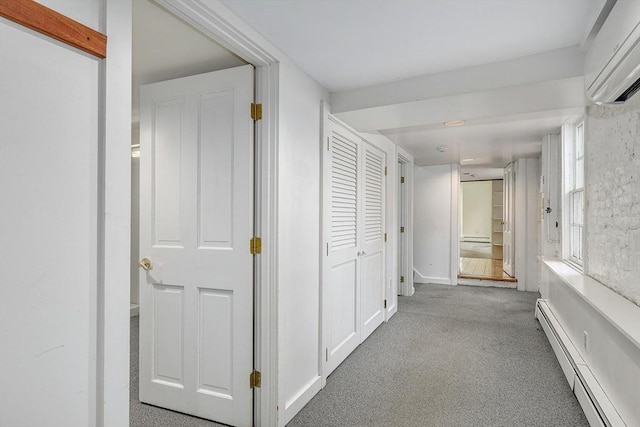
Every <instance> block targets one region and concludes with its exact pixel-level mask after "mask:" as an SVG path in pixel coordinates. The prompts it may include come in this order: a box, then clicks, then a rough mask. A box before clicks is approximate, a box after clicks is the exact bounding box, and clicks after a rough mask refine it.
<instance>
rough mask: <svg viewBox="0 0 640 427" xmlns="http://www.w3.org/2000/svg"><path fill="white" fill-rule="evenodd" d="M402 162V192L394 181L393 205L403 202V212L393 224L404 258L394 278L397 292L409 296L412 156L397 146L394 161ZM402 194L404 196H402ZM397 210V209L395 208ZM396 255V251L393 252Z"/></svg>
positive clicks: (411, 254)
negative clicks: (402, 232) (401, 229)
mask: <svg viewBox="0 0 640 427" xmlns="http://www.w3.org/2000/svg"><path fill="white" fill-rule="evenodd" d="M398 162H399V163H402V164H403V165H404V185H405V187H404V193H401V192H400V191H399V187H400V183H399V182H395V183H394V186H395V188H396V191H395V193H396V202H395V203H394V206H395V207H397V206H399V205H400V203H403V204H404V206H403V208H404V209H403V210H404V212H405V217H404V218H398V219H397V222H396V224H395V228H396V231H397V232H396V233H394V235H395V236H396V239H395V241H394V245H395V246H396V247H397V251H398V252H400V251H401V250H403V251H404V252H403V253H404V255H405V256H404V259H403V261H404V262H403V265H398V270H397V272H396V276H397V277H396V280H397V281H398V294H399V295H403V296H411V295H413V294H414V292H415V288H414V286H413V156H412V155H411V154H409V153H408V152H407V151H405V150H404V149H402V148H400V147H397V155H396V163H398ZM396 175H397V174H394V176H393V177H394V179H397V177H396ZM403 194H404V198H403V197H402V196H403ZM395 207H394V208H395ZM396 210H397V209H396ZM403 219H404V220H405V222H406V224H404V227H405V239H404V245H403V246H404V247H403V248H401V247H400V245H401V244H402V243H401V241H402V239H401V238H400V232H399V230H400V226H401V225H403V224H400V222H401V221H402V220H403ZM395 255H396V257H397V253H396V254H395ZM400 276H404V283H400Z"/></svg>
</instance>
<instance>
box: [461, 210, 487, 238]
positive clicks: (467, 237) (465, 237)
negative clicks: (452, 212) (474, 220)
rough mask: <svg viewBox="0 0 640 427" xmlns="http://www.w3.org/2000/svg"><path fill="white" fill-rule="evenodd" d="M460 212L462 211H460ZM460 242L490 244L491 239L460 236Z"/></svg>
mask: <svg viewBox="0 0 640 427" xmlns="http://www.w3.org/2000/svg"><path fill="white" fill-rule="evenodd" d="M460 211H462V209H461V210H460ZM460 241H461V242H471V243H491V237H489V236H485V237H481V236H464V235H463V236H462V237H461V238H460Z"/></svg>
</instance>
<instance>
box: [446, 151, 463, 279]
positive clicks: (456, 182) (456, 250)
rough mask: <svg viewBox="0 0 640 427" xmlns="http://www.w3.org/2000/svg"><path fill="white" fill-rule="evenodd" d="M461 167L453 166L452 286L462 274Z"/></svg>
mask: <svg viewBox="0 0 640 427" xmlns="http://www.w3.org/2000/svg"><path fill="white" fill-rule="evenodd" d="M461 215H462V212H461V209H460V165H456V164H452V165H451V231H450V239H451V248H450V250H451V253H450V257H449V277H450V284H452V285H457V284H458V273H459V272H460V264H459V260H460V233H461V230H460V222H461V221H460V216H461Z"/></svg>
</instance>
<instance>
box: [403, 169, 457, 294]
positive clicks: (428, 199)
mask: <svg viewBox="0 0 640 427" xmlns="http://www.w3.org/2000/svg"><path fill="white" fill-rule="evenodd" d="M454 169H455V170H456V171H457V165H438V166H421V167H419V166H415V167H414V175H413V176H414V191H413V198H414V199H413V203H414V205H413V227H414V234H413V266H414V273H415V276H414V281H415V282H417V283H441V284H451V248H452V241H451V238H452V236H451V227H452V224H454V227H457V226H458V216H457V213H454V215H452V212H451V204H452V185H455V186H459V184H458V182H457V173H456V174H454ZM454 181H455V182H454ZM454 197H455V198H457V196H454ZM454 262H455V263H457V259H456V260H455V261H454Z"/></svg>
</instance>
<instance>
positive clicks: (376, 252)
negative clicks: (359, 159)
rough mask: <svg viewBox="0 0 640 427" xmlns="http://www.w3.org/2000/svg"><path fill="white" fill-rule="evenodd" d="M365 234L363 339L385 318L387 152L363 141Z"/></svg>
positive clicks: (362, 275)
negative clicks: (385, 176) (385, 186)
mask: <svg viewBox="0 0 640 427" xmlns="http://www.w3.org/2000/svg"><path fill="white" fill-rule="evenodd" d="M363 155H364V162H363V166H364V171H363V174H362V176H363V180H364V185H363V188H364V191H363V208H364V209H363V212H362V214H363V216H362V225H363V227H362V228H363V236H362V248H363V250H362V251H361V255H360V263H361V267H360V323H361V341H364V340H365V339H366V338H367V337H368V336H369V335H370V334H371V332H373V331H374V330H375V329H376V328H377V327H378V326H380V324H381V323H382V322H383V321H384V266H385V253H384V246H385V245H384V200H385V191H384V183H385V181H384V165H385V164H386V159H385V153H384V152H383V151H382V150H380V149H378V148H376V147H374V146H373V145H371V144H369V143H364V144H363Z"/></svg>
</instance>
